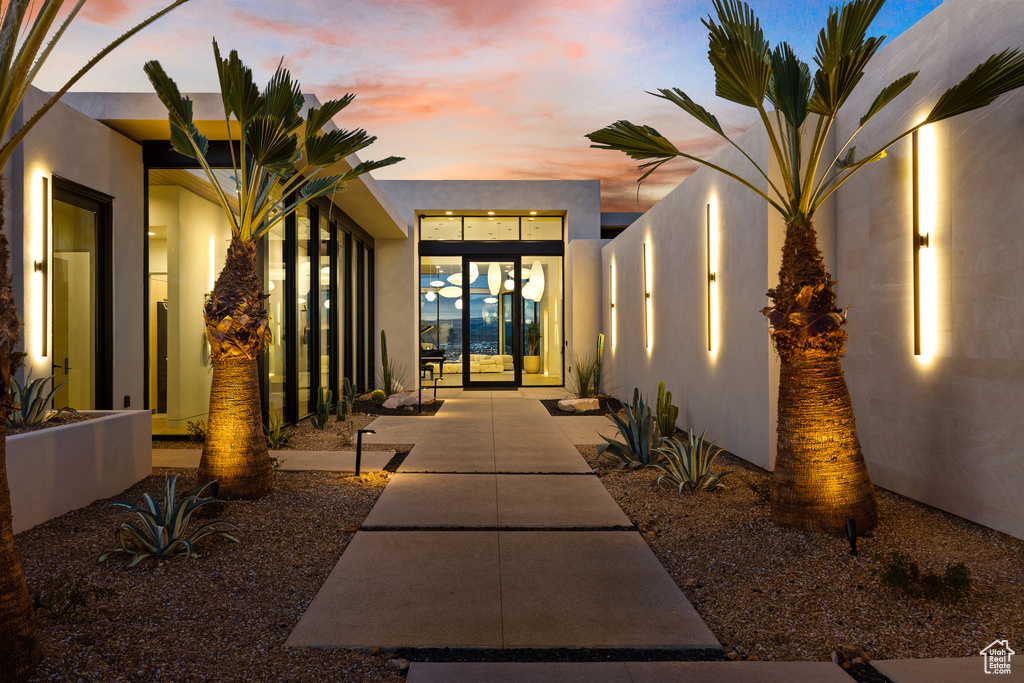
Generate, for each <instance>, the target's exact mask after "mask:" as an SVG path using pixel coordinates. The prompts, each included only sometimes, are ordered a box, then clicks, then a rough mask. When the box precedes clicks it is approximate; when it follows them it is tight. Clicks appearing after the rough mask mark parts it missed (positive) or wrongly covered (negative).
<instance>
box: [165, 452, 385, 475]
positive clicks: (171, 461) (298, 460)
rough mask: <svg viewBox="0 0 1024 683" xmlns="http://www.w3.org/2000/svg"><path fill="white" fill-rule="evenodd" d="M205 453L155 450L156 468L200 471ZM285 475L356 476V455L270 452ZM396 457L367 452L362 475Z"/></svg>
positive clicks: (361, 464) (360, 464)
mask: <svg viewBox="0 0 1024 683" xmlns="http://www.w3.org/2000/svg"><path fill="white" fill-rule="evenodd" d="M202 455H203V451H202V450H200V449H190V448H154V449H153V467H190V468H195V467H199V461H200V459H201V458H202ZM270 455H271V457H274V458H278V459H279V460H280V461H281V471H283V472H355V470H356V453H355V451H270ZM393 457H395V452H394V451H363V457H362V459H361V460H360V462H359V471H360V472H379V471H381V470H382V469H384V466H385V465H387V464H388V463H389V462H391V458H393Z"/></svg>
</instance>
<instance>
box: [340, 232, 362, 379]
mask: <svg viewBox="0 0 1024 683" xmlns="http://www.w3.org/2000/svg"><path fill="white" fill-rule="evenodd" d="M352 259H353V249H352V233H350V232H346V233H345V291H344V293H343V294H344V297H345V377H348V378H349V381H351V382H352V383H353V384H356V375H355V369H356V368H355V362H354V359H355V352H356V344H355V328H354V325H353V322H354V320H355V311H354V305H353V304H354V298H353V297H354V292H355V287H353V286H352ZM357 386H358V385H357Z"/></svg>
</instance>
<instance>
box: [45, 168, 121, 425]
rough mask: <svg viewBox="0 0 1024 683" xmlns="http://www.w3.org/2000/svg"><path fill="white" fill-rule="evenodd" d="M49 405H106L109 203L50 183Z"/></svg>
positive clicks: (78, 407)
mask: <svg viewBox="0 0 1024 683" xmlns="http://www.w3.org/2000/svg"><path fill="white" fill-rule="evenodd" d="M52 215H53V257H52V264H53V276H52V277H53V279H52V283H53V284H52V290H51V301H50V304H51V307H52V311H53V330H52V334H53V337H52V340H51V343H52V347H51V348H52V355H53V361H52V362H53V386H55V387H56V386H60V385H61V384H63V385H64V386H63V387H61V388H60V389H59V390H58V391H57V392H56V393H55V394H54V397H53V407H55V408H63V407H65V406H69V407H71V408H75V409H76V410H90V409H97V408H110V407H112V406H111V405H110V388H109V381H110V380H109V374H108V369H107V364H108V363H107V359H108V353H109V350H108V347H109V345H110V344H109V321H108V319H107V311H108V310H109V309H108V302H107V298H108V296H109V294H108V292H107V286H106V284H107V283H106V281H105V279H104V277H103V274H104V273H106V272H107V266H106V259H105V242H106V239H107V231H108V230H109V227H108V221H109V216H110V204H109V202H106V201H103V200H102V199H98V198H94V197H91V196H87V195H84V194H81V193H78V192H76V191H74V189H71V188H65V187H63V186H62V185H61V184H58V183H56V182H55V183H54V191H53V213H52Z"/></svg>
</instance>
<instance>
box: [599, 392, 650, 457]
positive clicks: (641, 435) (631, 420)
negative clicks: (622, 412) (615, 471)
mask: <svg viewBox="0 0 1024 683" xmlns="http://www.w3.org/2000/svg"><path fill="white" fill-rule="evenodd" d="M608 415H609V416H610V417H611V418H612V421H613V422H614V423H615V426H616V427H618V429H619V434H621V435H622V438H623V439H625V442H622V441H618V440H617V439H609V438H608V437H606V436H602V437H601V438H602V439H604V440H605V441H606V442H607V443H603V444H600V445H598V447H597V455H598V457H600V458H602V459H604V460H608V461H610V462H617V463H619V469H630V470H632V469H638V468H642V467H649V466H650V465H651V464H652V456H653V455H654V451H655V448H656V443H657V440H658V435H657V431H656V427H655V423H654V415H653V414H651V407H650V406H649V405H647V404H646V403H645V402H644V400H643V399H642V398H640V395H639V392H634V394H633V405H631V406H630V407H628V408H626V419H625V420H623V419H622V418H621V417H619V416H618V415H616V414H615V413H611V412H609V413H608Z"/></svg>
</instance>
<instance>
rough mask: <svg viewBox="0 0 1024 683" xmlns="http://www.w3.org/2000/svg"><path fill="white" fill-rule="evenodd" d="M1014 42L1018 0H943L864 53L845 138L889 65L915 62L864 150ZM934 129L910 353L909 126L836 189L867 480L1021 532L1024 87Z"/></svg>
mask: <svg viewBox="0 0 1024 683" xmlns="http://www.w3.org/2000/svg"><path fill="white" fill-rule="evenodd" d="M1020 45H1024V4H1022V3H1020V2H1014V1H1010V0H989V1H988V2H984V3H977V2H970V1H969V0H945V2H944V3H943V4H941V5H940V6H939V7H938V8H936V9H935V10H934V11H932V12H931V13H930V14H929V15H928V16H926V17H925V18H924V19H922V20H921V21H920V22H918V23H917V24H916V25H914V26H913V27H911V28H910V29H909V30H908V31H906V32H905V33H904V34H902V35H901V36H900V37H898V38H897V39H896V40H895V41H894V42H893V43H892V44H890V45H888V46H886V47H884V48H883V49H882V50H881V51H880V52H879V54H878V55H877V56H876V58H875V59H874V60H873V61H872V69H871V70H870V71H869V72H868V73H867V74H866V75H865V77H864V80H863V81H862V84H861V85H860V86H859V87H858V89H857V91H856V93H855V94H854V97H853V98H852V99H851V101H850V102H849V104H848V105H847V110H848V111H849V114H848V115H846V116H844V117H843V118H842V119H841V120H840V124H841V125H840V129H839V131H838V133H839V136H840V138H842V139H846V137H848V136H849V134H850V133H852V131H853V130H854V129H855V127H856V126H857V124H858V121H857V119H858V118H859V116H860V112H862V111H864V110H865V109H866V108H867V107H868V105H869V104H870V101H871V99H872V98H873V97H874V95H875V93H877V92H878V91H879V90H880V89H881V88H882V87H884V86H885V85H886V84H887V83H890V82H892V81H893V80H894V79H895V78H897V77H898V76H901V75H902V74H904V73H906V72H908V71H912V70H918V69H919V70H920V75H919V76H918V77H917V80H916V81H915V82H914V84H913V85H912V86H911V87H910V88H909V89H908V90H907V91H906V92H905V93H903V94H902V95H900V96H899V98H898V99H897V100H896V101H895V102H894V103H893V104H892V105H890V106H889V107H888V108H887V109H885V110H883V111H882V113H881V114H879V115H878V116H877V117H876V118H875V119H874V120H873V121H871V122H870V123H869V124H868V126H867V127H866V128H865V130H864V131H863V132H862V133H861V134H860V135H859V136H858V141H857V149H858V152H860V151H861V150H864V151H865V152H866V151H867V150H869V149H872V148H873V147H875V146H878V145H880V144H883V143H884V142H886V141H888V140H890V139H891V138H892V137H894V136H895V135H896V134H897V133H898V132H900V131H902V130H905V129H906V128H908V127H910V126H911V125H913V124H915V123H917V122H918V121H920V120H922V119H923V118H924V116H925V115H926V114H927V112H928V110H929V109H930V108H931V106H932V105H933V104H934V102H935V101H936V99H937V98H938V96H939V95H940V94H941V93H942V92H943V91H944V90H945V89H946V88H948V87H950V86H952V85H954V84H955V83H956V82H958V81H959V80H960V79H961V78H963V77H964V76H965V75H967V73H969V72H970V71H971V70H972V69H973V68H974V67H975V66H976V65H978V64H979V63H981V62H982V61H984V59H986V58H987V57H988V56H989V55H991V54H993V53H995V52H999V51H1001V50H1003V49H1005V48H1007V47H1017V46H1020ZM932 128H933V129H934V131H933V132H934V140H935V143H934V148H935V153H936V159H937V160H936V163H935V164H934V168H931V169H930V170H931V172H932V173H933V174H934V176H933V177H934V179H935V182H936V196H935V201H934V203H933V206H932V210H933V211H934V215H935V224H934V226H933V227H932V229H931V230H930V235H929V241H930V245H931V246H930V247H929V249H928V250H926V251H927V252H928V253H927V254H926V253H925V251H923V252H922V254H923V256H922V258H925V257H927V258H933V259H934V260H935V266H936V273H935V276H934V277H933V278H932V279H931V281H930V282H922V294H923V295H924V296H925V297H926V299H925V300H926V301H927V299H928V298H929V297H935V305H934V306H933V307H930V308H932V311H933V314H934V316H935V320H936V322H935V323H934V324H933V325H932V328H933V332H932V333H931V334H930V335H929V334H928V331H927V330H925V333H926V339H925V343H926V347H927V346H928V345H929V344H934V353H932V354H928V353H925V355H923V356H915V355H914V352H913V351H914V336H913V329H914V328H913V323H914V319H913V318H914V316H913V296H914V286H913V285H914V283H913V261H912V259H913V248H912V241H911V240H912V238H911V235H912V229H913V202H912V191H913V188H912V173H911V170H912V153H911V148H912V143H911V139H910V138H909V137H908V138H907V139H905V140H903V141H901V142H899V143H897V144H896V145H895V146H893V147H891V148H890V149H889V154H888V158H886V159H885V160H884V161H882V162H881V163H877V164H872V166H870V167H868V168H866V169H865V170H864V171H861V172H860V173H858V175H857V176H855V177H854V179H853V180H851V181H850V182H848V183H847V184H846V185H845V186H844V187H843V189H842V190H840V192H839V193H838V204H837V221H838V231H837V232H838V240H839V241H838V249H837V251H838V255H839V258H838V271H837V273H836V279H837V281H838V282H839V288H840V292H841V296H842V301H843V302H845V304H849V305H851V308H850V313H849V319H850V324H849V325H848V326H847V330H848V331H849V333H850V339H849V343H848V345H847V356H846V360H845V363H844V366H845V368H846V377H847V382H848V384H849V387H850V394H851V398H852V399H853V404H854V409H855V412H856V415H857V427H858V433H859V436H860V440H861V445H862V447H863V450H864V455H865V458H866V459H867V462H868V467H869V470H870V472H871V477H872V480H873V481H874V482H875V484H876V485H879V486H882V487H885V488H887V489H891V490H893V491H897V492H899V493H902V494H904V495H907V496H910V497H912V498H915V499H917V500H920V501H922V502H925V503H928V504H929V505H933V506H935V507H938V508H941V509H943V510H948V511H950V512H953V513H955V514H957V515H961V516H963V517H966V518H968V519H972V520H974V521H977V522H980V523H982V524H985V525H987V526H990V527H993V528H996V529H999V530H1001V531H1005V532H1007V533H1010V534H1012V535H1014V536H1017V537H1018V538H1024V498H1022V497H1021V496H1020V491H1021V490H1022V489H1024V455H1022V451H1021V443H1024V421H1022V420H1021V419H1020V408H1019V407H1020V405H1021V404H1024V307H1022V306H1021V296H1022V295H1021V292H1022V291H1024V270H1022V268H1021V263H1024V230H1022V229H1021V228H1022V220H1024V219H1022V216H1024V195H1022V193H1021V192H1019V191H1018V190H1017V185H1018V184H1019V178H1021V177H1022V176H1024V92H1022V91H1016V92H1013V93H1009V94H1007V95H1003V96H1002V97H1000V98H999V99H998V100H996V102H995V103H994V104H992V105H990V106H989V107H987V108H985V109H983V110H981V111H978V112H971V113H967V114H964V115H961V116H958V117H956V118H953V119H949V120H947V121H943V122H940V123H939V124H937V125H935V126H933V127H932ZM922 139H924V138H922ZM926 307H927V306H926ZM929 336H930V337H931V339H932V341H931V342H929V341H928V339H927V337H929Z"/></svg>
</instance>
